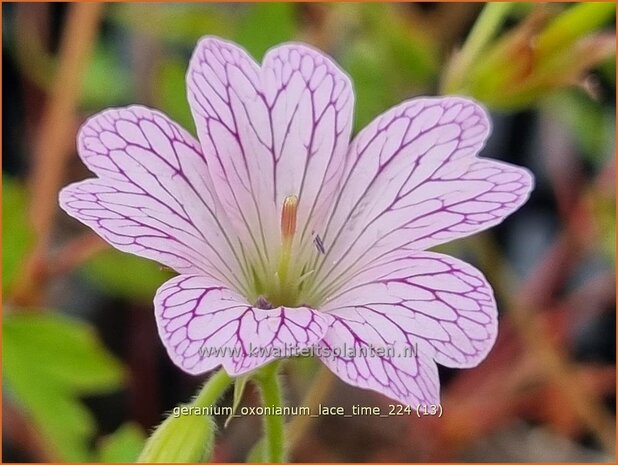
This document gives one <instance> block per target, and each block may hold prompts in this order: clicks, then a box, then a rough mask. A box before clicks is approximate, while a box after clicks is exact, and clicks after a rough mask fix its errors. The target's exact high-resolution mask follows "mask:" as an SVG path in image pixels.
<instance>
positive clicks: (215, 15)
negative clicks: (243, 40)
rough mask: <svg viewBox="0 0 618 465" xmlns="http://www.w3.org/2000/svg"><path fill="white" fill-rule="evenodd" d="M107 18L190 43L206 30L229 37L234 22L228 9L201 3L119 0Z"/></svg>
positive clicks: (164, 38)
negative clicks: (124, 0) (172, 3)
mask: <svg viewBox="0 0 618 465" xmlns="http://www.w3.org/2000/svg"><path fill="white" fill-rule="evenodd" d="M114 7H115V8H114V9H113V10H112V14H111V15H110V19H111V20H112V21H113V22H115V23H116V24H119V25H121V26H122V27H125V28H127V29H130V30H132V31H134V32H138V33H140V34H145V35H148V36H151V37H156V38H158V39H161V40H163V41H166V42H172V43H177V44H180V45H186V46H189V47H193V46H194V45H195V43H196V42H197V40H198V39H199V38H200V37H202V36H204V35H207V34H214V35H218V36H223V37H230V34H232V33H233V31H234V27H235V23H234V21H233V20H232V17H231V13H232V9H231V8H230V7H227V6H225V5H223V6H222V5H209V4H204V3H190V4H174V5H169V4H165V3H149V4H144V3H123V4H117V5H114Z"/></svg>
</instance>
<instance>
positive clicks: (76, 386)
mask: <svg viewBox="0 0 618 465" xmlns="http://www.w3.org/2000/svg"><path fill="white" fill-rule="evenodd" d="M2 353H3V369H4V376H5V380H6V382H7V386H8V388H9V392H10V393H11V394H12V395H14V396H15V398H16V399H17V401H18V404H19V405H21V406H22V407H23V408H24V409H25V410H26V411H27V412H28V414H29V415H30V416H31V417H32V419H33V420H34V421H35V423H36V424H37V425H38V427H39V429H40V430H41V432H42V433H43V435H44V436H45V437H46V438H47V440H48V441H49V444H50V445H51V446H52V448H53V450H54V451H55V452H56V454H57V455H58V456H59V458H61V459H62V460H64V461H74V462H81V461H88V460H89V458H90V453H89V444H88V442H89V440H90V439H91V437H92V435H93V434H94V433H95V423H94V420H93V418H92V415H91V414H90V412H89V411H88V410H87V409H86V408H85V407H84V405H83V404H82V403H81V402H80V401H79V397H80V396H83V395H91V394H100V393H106V392H110V391H112V390H115V389H118V388H119V387H120V386H121V383H122V380H123V378H124V373H123V369H122V367H121V365H120V364H119V363H118V362H117V361H116V359H114V358H113V357H112V356H111V355H110V354H109V353H108V352H107V351H106V350H105V348H104V347H103V346H102V345H101V344H100V342H99V341H98V339H97V337H96V335H95V333H94V332H93V331H92V329H91V328H90V326H89V325H88V324H86V323H84V322H81V321H78V320H75V319H73V318H69V317H67V316H63V315H59V314H55V313H50V312H46V313H19V314H9V315H6V316H5V317H4V319H3V338H2Z"/></svg>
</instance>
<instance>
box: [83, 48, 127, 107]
mask: <svg viewBox="0 0 618 465" xmlns="http://www.w3.org/2000/svg"><path fill="white" fill-rule="evenodd" d="M130 82H131V77H130V74H129V72H128V70H127V69H126V68H124V67H123V66H122V65H121V63H120V62H119V59H118V53H116V51H112V50H110V48H107V47H105V46H104V45H100V46H98V47H97V48H96V49H95V51H94V53H93V55H92V57H91V58H90V61H89V63H88V68H87V69H86V75H85V76H84V80H83V83H82V96H81V103H82V105H84V106H85V107H86V108H92V109H100V108H102V107H106V106H112V105H119V104H122V103H124V102H125V101H127V100H128V99H129V97H130V96H131V85H130Z"/></svg>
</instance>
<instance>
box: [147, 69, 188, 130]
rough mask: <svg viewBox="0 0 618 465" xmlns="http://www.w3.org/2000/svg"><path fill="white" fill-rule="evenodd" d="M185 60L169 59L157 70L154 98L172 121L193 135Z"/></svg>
mask: <svg viewBox="0 0 618 465" xmlns="http://www.w3.org/2000/svg"><path fill="white" fill-rule="evenodd" d="M186 72H187V63H186V60H184V59H180V58H175V57H169V58H168V59H166V60H165V61H163V62H162V63H161V65H160V67H159V69H158V76H157V78H158V79H157V83H158V84H157V88H156V95H155V98H156V100H157V106H158V108H161V110H163V112H164V113H166V114H167V115H168V116H169V117H170V118H172V119H173V120H174V121H176V122H178V123H179V124H180V125H181V126H182V127H184V128H185V129H187V130H188V131H189V132H192V133H193V134H195V133H196V132H195V130H194V127H195V123H194V121H193V117H192V116H191V109H190V108H189V102H188V100H187V98H186V81H185V74H186Z"/></svg>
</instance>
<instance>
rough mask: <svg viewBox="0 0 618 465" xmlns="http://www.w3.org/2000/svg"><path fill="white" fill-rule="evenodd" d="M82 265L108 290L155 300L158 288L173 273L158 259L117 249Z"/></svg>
mask: <svg viewBox="0 0 618 465" xmlns="http://www.w3.org/2000/svg"><path fill="white" fill-rule="evenodd" d="M82 269H83V271H84V273H85V274H86V276H87V277H88V278H89V279H90V280H91V281H92V282H93V283H95V284H97V285H98V286H100V287H101V289H102V290H104V291H105V292H109V293H110V294H112V295H115V296H118V297H124V298H128V299H141V300H144V301H146V300H147V301H152V298H153V297H154V294H155V292H156V290H157V288H158V287H159V286H160V285H161V284H163V282H164V281H166V280H167V279H169V278H170V277H171V276H172V273H171V272H169V271H166V270H164V269H163V268H162V267H161V265H159V264H158V263H156V262H153V261H151V260H147V259H145V258H141V257H137V256H135V255H131V254H126V253H123V252H119V251H117V250H113V249H110V250H106V251H105V252H103V253H101V254H99V255H97V256H96V257H94V258H93V259H92V260H90V261H89V262H88V263H87V264H86V265H84V267H83V268H82Z"/></svg>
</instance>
